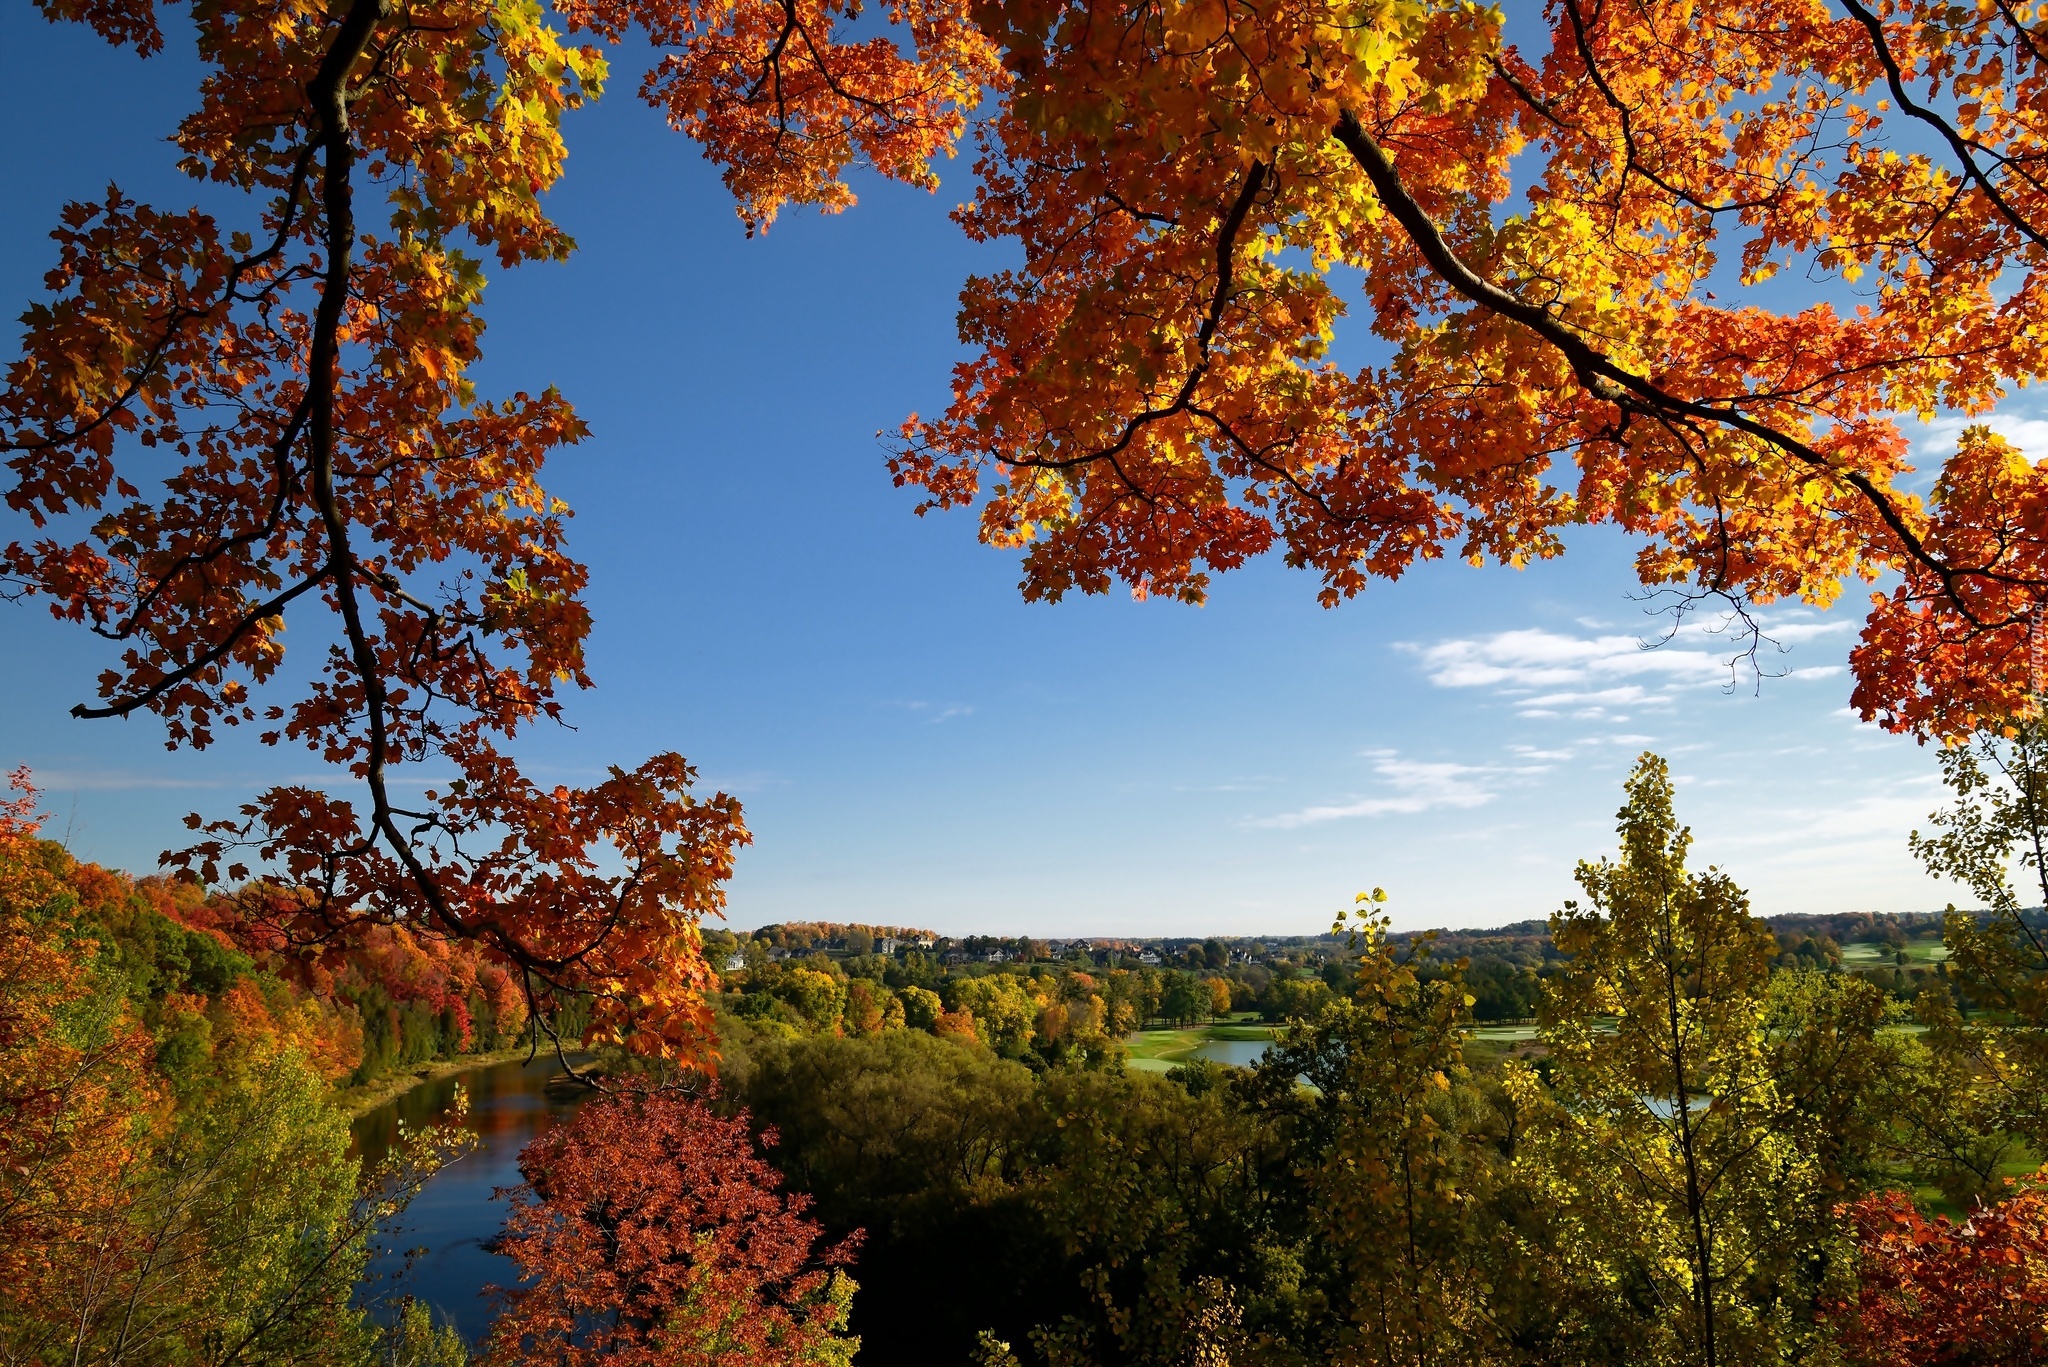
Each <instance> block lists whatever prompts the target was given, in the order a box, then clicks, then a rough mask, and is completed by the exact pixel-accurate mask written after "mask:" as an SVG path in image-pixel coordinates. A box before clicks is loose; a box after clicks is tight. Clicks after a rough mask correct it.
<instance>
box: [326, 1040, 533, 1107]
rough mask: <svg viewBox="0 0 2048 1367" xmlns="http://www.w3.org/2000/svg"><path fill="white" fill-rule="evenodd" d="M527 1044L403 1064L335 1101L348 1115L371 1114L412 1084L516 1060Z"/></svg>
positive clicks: (338, 1094) (341, 1091) (344, 1090)
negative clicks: (411, 1065)
mask: <svg viewBox="0 0 2048 1367" xmlns="http://www.w3.org/2000/svg"><path fill="white" fill-rule="evenodd" d="M526 1051H527V1046H526V1045H524V1044H517V1045H514V1046H512V1047H511V1048H510V1049H493V1050H492V1051H491V1052H489V1053H487V1054H458V1055H456V1056H455V1057H454V1058H437V1059H435V1060H434V1061H433V1062H431V1063H427V1064H423V1065H421V1066H419V1067H416V1068H401V1069H399V1070H398V1071H397V1072H395V1073H387V1074H386V1075H384V1076H383V1077H380V1078H378V1079H377V1080H376V1081H375V1082H366V1083H364V1084H363V1085H362V1086H360V1087H343V1088H340V1089H339V1090H337V1091H336V1092H335V1093H334V1104H335V1105H337V1106H339V1107H341V1109H342V1110H344V1111H346V1112H347V1113H348V1116H349V1119H351V1120H353V1119H355V1118H356V1117H357V1116H360V1115H365V1114H368V1113H369V1112H371V1111H374V1110H376V1109H377V1108H378V1107H379V1106H382V1105H384V1104H385V1103H386V1102H389V1101H396V1100H397V1099H398V1098H399V1097H402V1096H404V1095H405V1094H406V1093H407V1092H409V1091H411V1090H412V1089H413V1088H415V1087H418V1086H420V1085H421V1084H423V1083H428V1082H432V1081H433V1080H434V1079H436V1078H443V1077H447V1076H448V1075H449V1074H450V1073H466V1072H468V1071H469V1070H470V1069H472V1068H488V1067H490V1066H491V1065H492V1064H495V1063H513V1062H516V1061H517V1060H519V1059H523V1058H525V1057H526Z"/></svg>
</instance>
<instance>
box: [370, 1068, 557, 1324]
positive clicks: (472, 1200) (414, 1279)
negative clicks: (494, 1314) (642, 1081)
mask: <svg viewBox="0 0 2048 1367" xmlns="http://www.w3.org/2000/svg"><path fill="white" fill-rule="evenodd" d="M560 1072H561V1064H560V1063H558V1062H557V1061H556V1060H555V1059H553V1058H551V1057H546V1056H543V1057H541V1058H537V1059H535V1060H534V1061H533V1063H532V1064H530V1065H528V1064H524V1063H518V1062H514V1063H499V1064H493V1065H491V1066H489V1067H484V1068H472V1069H470V1070H469V1071H467V1072H462V1073H452V1074H450V1075H448V1076H446V1077H441V1078H436V1079H434V1080H432V1081H430V1082H423V1083H421V1084H420V1085H419V1086H417V1087H415V1088H413V1089H412V1090H411V1091H409V1092H407V1093H405V1094H404V1095H403V1096H400V1097H398V1098H397V1099H396V1100H394V1101H388V1102H386V1103H385V1104H384V1105H382V1106H379V1107H377V1108H376V1109H375V1110H373V1111H366V1112H364V1113H363V1114H362V1115H360V1116H358V1117H356V1119H355V1122H354V1125H353V1126H352V1129H353V1132H354V1135H355V1146H356V1151H357V1152H358V1153H359V1154H361V1155H362V1156H363V1158H364V1160H365V1161H367V1162H374V1161H376V1159H378V1158H380V1157H381V1156H382V1155H383V1154H384V1152H385V1150H386V1149H388V1148H389V1147H390V1145H391V1141H392V1139H393V1137H394V1136H395V1135H396V1134H397V1132H398V1122H399V1121H400V1120H403V1121H405V1123H406V1124H407V1125H425V1124H430V1123H432V1122H434V1121H436V1120H439V1119H441V1118H442V1117H443V1116H445V1115H447V1113H448V1108H449V1107H450V1106H451V1105H453V1104H454V1101H455V1089H456V1086H457V1085H458V1084H460V1085H461V1086H463V1087H465V1088H467V1089H468V1091H469V1118H468V1121H467V1124H468V1126H469V1128H470V1129H471V1130H473V1131H475V1132H476V1134H477V1136H478V1137H479V1138H480V1139H481V1140H482V1141H483V1143H482V1147H480V1148H478V1149H477V1150H476V1151H475V1152H473V1153H470V1154H468V1155H466V1156H465V1157H463V1158H462V1159H460V1160H459V1161H457V1162H456V1163H454V1164H452V1165H451V1166H449V1167H447V1168H444V1169H443V1170H442V1171H441V1172H440V1173H439V1174H438V1175H436V1176H435V1178H434V1179H433V1180H432V1181H431V1182H429V1183H428V1184H427V1185H426V1188H425V1189H424V1190H423V1191H421V1192H420V1194H419V1196H418V1198H417V1199H415V1200H414V1201H413V1203H412V1206H411V1208H410V1209H409V1210H407V1211H406V1213H405V1217H404V1221H403V1223H402V1225H401V1226H400V1227H399V1228H398V1229H396V1230H394V1231H392V1232H391V1233H390V1234H389V1235H388V1237H387V1238H386V1240H385V1249H386V1251H385V1252H383V1253H382V1254H381V1255H380V1256H379V1257H378V1258H377V1259H376V1260H375V1261H374V1262H372V1263H371V1265H370V1276H371V1281H370V1283H369V1285H370V1287H371V1288H372V1290H373V1294H376V1295H378V1296H384V1295H401V1294H411V1295H413V1296H415V1297H417V1298H418V1299H419V1300H421V1301H423V1302H425V1303H426V1304H428V1305H430V1306H432V1307H433V1308H434V1310H435V1312H436V1315H437V1317H438V1318H440V1319H442V1320H443V1321H445V1322H448V1323H452V1324H454V1325H455V1326H456V1328H458V1329H460V1330H461V1331H462V1334H463V1336H464V1337H465V1338H467V1339H469V1340H470V1341H471V1342H472V1343H474V1342H476V1341H477V1340H478V1339H480V1338H481V1337H482V1335H483V1332H484V1329H485V1328H486V1327H487V1326H488V1325H489V1323H490V1306H489V1305H488V1304H487V1303H486V1302H485V1301H484V1299H483V1298H482V1297H481V1296H479V1295H478V1294H477V1293H478V1292H479V1291H481V1290H482V1289H483V1288H484V1287H485V1286H486V1285H489V1284H493V1283H495V1284H497V1285H499V1286H504V1285H509V1284H510V1283H511V1282H512V1281H513V1279H514V1276H515V1273H514V1271H513V1266H512V1263H511V1261H510V1260H509V1259H506V1258H501V1257H499V1256H498V1255H497V1254H495V1253H489V1252H486V1251H485V1249H484V1244H485V1242H486V1241H488V1240H489V1239H491V1238H492V1237H493V1236H494V1235H496V1234H497V1232H498V1229H499V1227H500V1225H502V1224H503V1223H504V1219H505V1203H504V1202H503V1201H494V1200H492V1199H491V1193H492V1192H493V1191H495V1190H496V1189H497V1188H499V1187H510V1186H516V1185H518V1182H519V1151H520V1149H522V1148H524V1147H525V1146H526V1142H527V1141H528V1140H530V1139H532V1138H533V1137H534V1136H535V1135H538V1134H542V1133H544V1132H545V1131H547V1130H548V1129H549V1128H551V1127H552V1126H553V1125H555V1124H556V1123H557V1122H559V1121H560V1120H561V1119H562V1118H563V1117H564V1116H566V1115H567V1114H568V1113H569V1111H571V1110H572V1109H574V1107H575V1105H576V1100H577V1098H576V1097H575V1096H574V1095H573V1093H567V1094H564V1093H558V1094H556V1095H552V1096H551V1095H550V1094H549V1092H548V1088H547V1082H548V1079H549V1078H551V1077H554V1076H555V1075H556V1074H558V1073H560ZM408 1249H411V1250H424V1251H423V1252H419V1253H418V1254H417V1256H416V1257H414V1258H413V1260H412V1264H411V1267H410V1269H408V1268H407V1267H406V1257H405V1253H404V1250H408Z"/></svg>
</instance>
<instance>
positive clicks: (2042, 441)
mask: <svg viewBox="0 0 2048 1367" xmlns="http://www.w3.org/2000/svg"><path fill="white" fill-rule="evenodd" d="M1980 425H1981V426H1984V427H1988V428H1990V429H1991V430H1992V431H1994V432H1996V433H1997V434H1998V435H1999V436H2001V437H2004V438H2005V439H2006V440H2007V441H2009V442H2011V443H2012V444H2013V445H2014V446H2016V447H2018V448H2019V450H2020V451H2021V452H2022V453H2023V454H2025V455H2026V456H2027V458H2028V459H2030V460H2039V459H2041V457H2043V456H2048V418H2037V417H2031V416H2028V415H2027V414H2025V413H2020V412H2014V411H2007V412H2003V413H1986V414H1984V415H1982V416H1980V417H1975V418H1966V417H1963V416H1962V415H1961V414H1950V415H1948V416H1945V417H1939V418H1936V419H1935V420H1934V421H1933V422H1930V423H1926V424H1924V425H1923V427H1922V431H1923V432H1924V433H1925V435H1924V436H1922V437H1921V438H1920V440H1918V441H1916V442H1914V443H1913V454H1914V455H1916V456H1918V457H1920V458H1921V459H1922V460H1946V459H1947V458H1948V457H1950V456H1952V455H1954V454H1955V453H1956V438H1957V437H1960V436H1961V435H1962V434H1963V429H1964V428H1965V427H1977V426H1980Z"/></svg>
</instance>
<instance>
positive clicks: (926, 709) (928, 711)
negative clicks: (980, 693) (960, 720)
mask: <svg viewBox="0 0 2048 1367" xmlns="http://www.w3.org/2000/svg"><path fill="white" fill-rule="evenodd" d="M896 705H897V706H898V707H901V708H902V709H903V710H904V711H906V712H911V713H915V714H916V715H917V716H918V717H920V718H922V719H923V720H925V721H927V722H930V723H931V724H932V725H934V726H936V725H938V724H939V723H940V722H942V721H951V720H952V719H953V718H954V717H971V716H973V715H974V704H972V703H964V702H955V703H933V702H925V701H923V700H921V699H920V700H916V701H912V702H905V703H898V704H896Z"/></svg>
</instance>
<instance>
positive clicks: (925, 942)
mask: <svg viewBox="0 0 2048 1367" xmlns="http://www.w3.org/2000/svg"><path fill="white" fill-rule="evenodd" d="M936 944H938V941H937V940H934V939H933V938H932V937H931V936H929V935H926V936H924V937H922V938H921V939H919V940H918V941H917V947H918V948H919V949H930V948H932V947H933V946H934V945H936Z"/></svg>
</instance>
